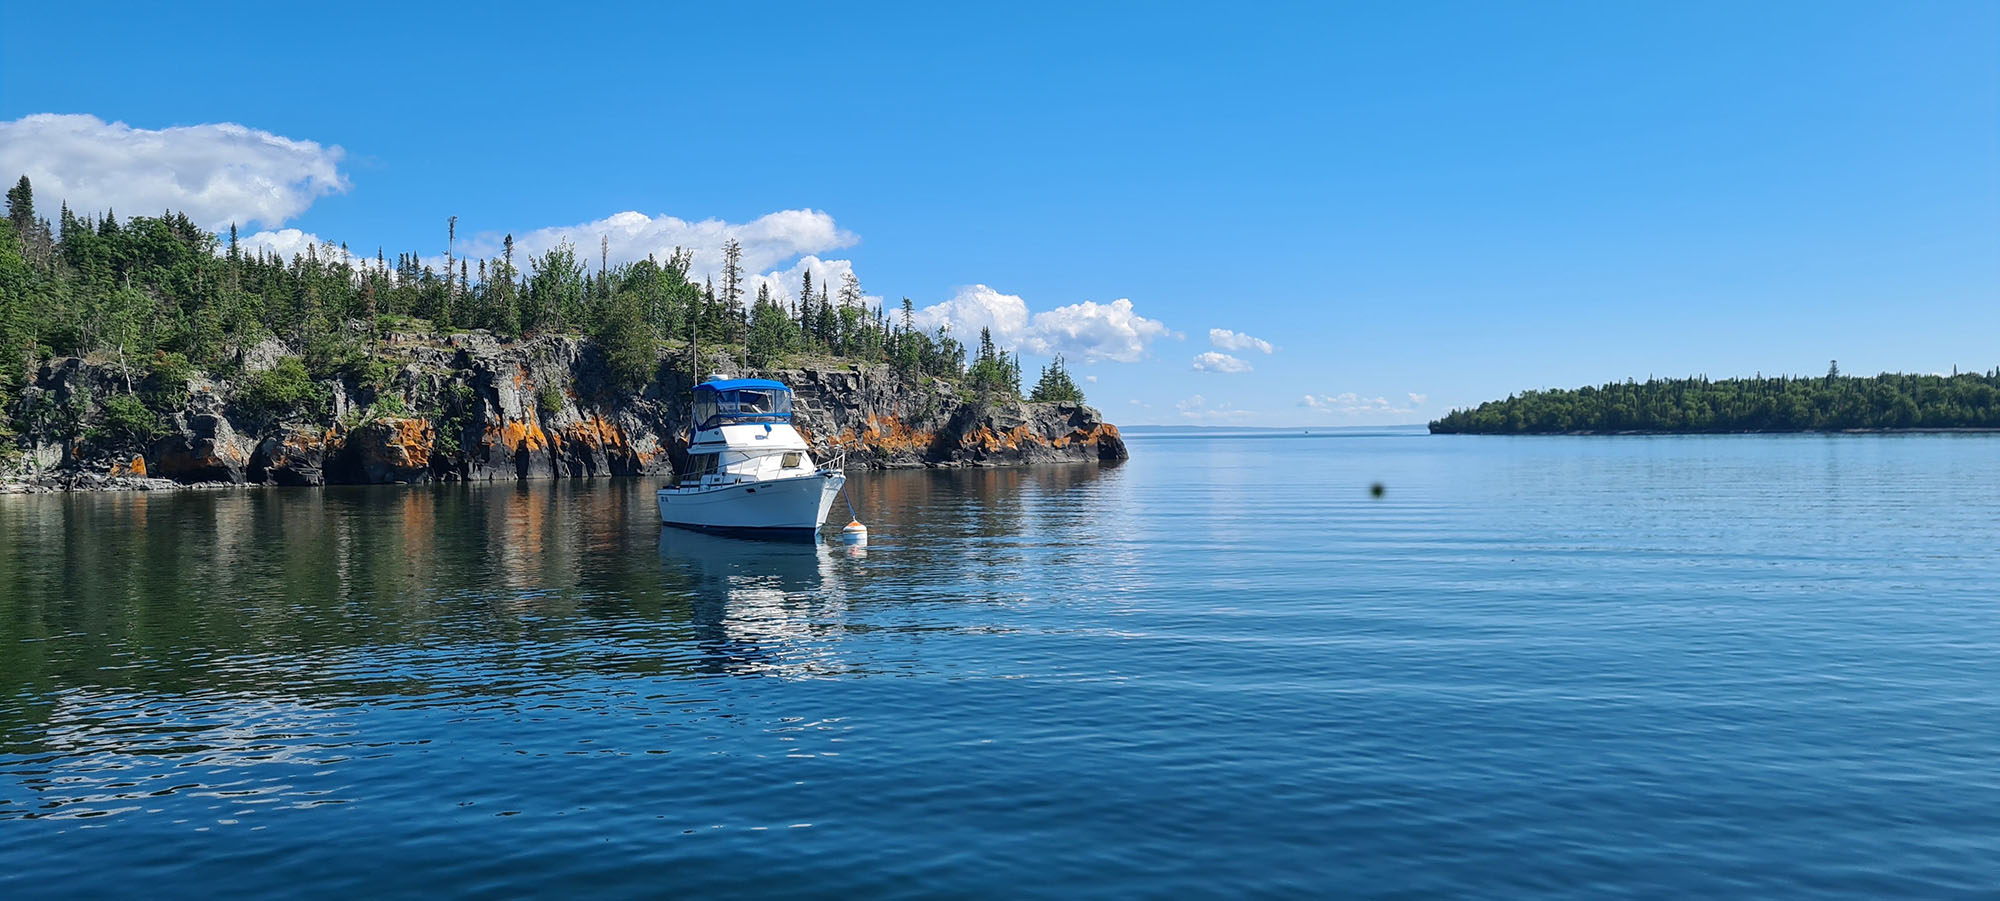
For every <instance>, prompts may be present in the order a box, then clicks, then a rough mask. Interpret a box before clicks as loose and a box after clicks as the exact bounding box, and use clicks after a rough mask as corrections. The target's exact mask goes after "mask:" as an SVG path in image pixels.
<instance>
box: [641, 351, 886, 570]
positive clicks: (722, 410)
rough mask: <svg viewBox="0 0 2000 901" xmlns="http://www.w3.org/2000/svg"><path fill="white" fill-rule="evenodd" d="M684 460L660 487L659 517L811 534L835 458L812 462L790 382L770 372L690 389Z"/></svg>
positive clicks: (716, 527) (833, 490)
mask: <svg viewBox="0 0 2000 901" xmlns="http://www.w3.org/2000/svg"><path fill="white" fill-rule="evenodd" d="M693 421H694V434H693V436H692V437H691V438H690V439H689V440H688V464H689V465H688V466H687V468H686V471H685V472H682V473H680V475H679V478H678V480H677V482H676V484H673V485H670V486H668V487H666V488H662V489H660V491H659V501H660V521H661V522H664V523H666V524H667V525H670V526H685V527H688V528H694V529H704V530H711V531H720V532H749V533H758V534H770V535H782V534H791V535H810V534H812V533H814V532H816V531H818V530H819V527H820V524H821V523H824V522H826V514H827V511H829V510H831V509H833V502H834V499H835V498H836V497H837V496H838V495H839V494H840V486H841V485H843V484H845V483H846V481H847V478H846V476H843V475H841V472H840V461H839V459H835V460H833V461H829V462H828V464H827V465H825V466H820V465H817V464H815V463H814V462H813V459H812V452H811V449H810V448H808V447H807V446H806V440H805V438H804V437H803V436H801V435H800V434H799V431H798V429H795V428H793V427H792V389H790V388H788V387H786V386H785V384H784V383H783V382H776V381H772V380H770V379H710V380H709V381H706V382H703V383H701V384H699V385H696V386H695V389H694V417H693Z"/></svg>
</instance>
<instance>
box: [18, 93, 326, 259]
mask: <svg viewBox="0 0 2000 901" xmlns="http://www.w3.org/2000/svg"><path fill="white" fill-rule="evenodd" d="M344 155H345V151H343V150H341V148H339V147H338V146H328V145H322V144H319V143H317V142H314V141H305V140H299V139H296V138H287V137H284V136H282V135H275V134H272V133H270V132H268V131H262V130H259V129H255V128H249V127H246V126H242V125H237V124H235V123H232V122H219V123H213V124H207V125H180V126H174V127H171V128H161V129H148V128H134V127H132V126H130V125H126V124H125V123H123V122H106V121H104V120H102V119H99V118H97V117H96V116H90V115H61V114H55V113H41V114H37V115H32V116H25V117H22V118H20V119H16V120H14V121H12V122H0V178H4V179H5V180H6V181H7V182H8V183H9V184H10V185H11V184H12V183H13V181H14V180H15V179H17V178H19V177H20V176H22V175H26V176H27V177H28V180H29V181H30V182H31V183H33V185H34V188H35V198H36V201H37V204H36V206H37V211H38V212H39V211H42V210H43V209H46V210H47V211H48V212H50V213H52V212H54V211H55V209H56V207H57V206H58V205H59V204H61V203H65V202H66V203H68V204H69V207H70V209H71V210H72V211H74V212H76V213H77V214H79V215H85V214H90V215H96V214H101V213H103V212H104V211H105V210H107V209H110V210H113V211H116V212H117V213H119V214H120V215H122V216H130V215H135V214H136V215H146V216H155V215H159V214H160V213H161V212H164V211H166V210H173V211H176V212H181V213H186V214H187V216H188V218H189V219H192V220H194V221H195V223H196V224H197V225H200V226H202V227H203V228H208V229H213V230H215V231H223V230H226V229H228V228H229V225H230V223H237V224H239V225H248V224H250V223H252V222H255V223H257V224H259V225H263V226H267V227H269V226H278V225H283V224H284V223H285V221H286V220H288V219H291V218H292V217H294V216H297V215H299V214H300V213H303V212H305V210H306V208H307V207H310V206H312V204H313V201H315V200H317V199H319V198H320V197H322V196H324V195H327V194H335V193H340V192H343V191H346V190H347V188H348V181H347V176H345V175H344V174H342V173H341V171H340V162H341V159H342V157H343V156H344ZM50 218H54V217H53V216H51V217H50Z"/></svg>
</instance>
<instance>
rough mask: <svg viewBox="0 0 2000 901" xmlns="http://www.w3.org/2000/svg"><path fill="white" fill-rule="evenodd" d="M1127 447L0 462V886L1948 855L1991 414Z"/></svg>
mask: <svg viewBox="0 0 2000 901" xmlns="http://www.w3.org/2000/svg"><path fill="white" fill-rule="evenodd" d="M1131 446H1132V452H1133V459H1132V460H1131V461H1130V462H1129V463H1127V464H1125V465H1122V466H1117V467H1104V468H1098V467H1094V466H1079V467H1059V468H1037V469H1025V470H1003V471H987V472H958V473H947V472H906V473H861V474H858V476H857V478H856V480H855V482H854V483H853V484H852V488H853V489H854V500H855V505H856V506H857V508H858V509H859V511H860V514H861V517H862V518H863V519H864V520H865V521H866V522H867V523H868V524H869V525H870V527H871V529H872V531H873V542H872V543H871V545H870V546H869V547H867V548H866V550H865V551H862V550H853V549H848V548H844V547H841V546H839V545H838V544H773V543H761V542H749V541H743V540H738V539H726V538H715V537H709V536H704V535H698V534H692V533H687V532H681V531H663V530H662V529H661V528H660V527H659V526H658V525H657V523H656V521H655V514H654V510H653V506H652V499H651V493H650V491H651V488H650V486H649V485H647V484H645V483H641V482H636V481H630V482H628V481H597V482H590V483H584V484H536V485H528V486H514V485H505V486H495V487H478V488H468V487H435V488H432V487H418V488H397V487H382V488H340V489H326V490H310V489H279V490H256V491H240V492H220V493H195V492H184V493H177V494H98V495H76V496H67V497H60V496H42V497H7V498H0V895H6V896H9V897H29V896H42V895H103V894H126V895H129V894H135V893H145V894H149V895H209V894H231V895H248V896H264V895H273V894H314V895H326V896H368V895H378V894H385V893H386V894H397V895H415V894H422V893H434V892H451V893H454V894H476V895H485V896H516V895H521V894H555V893H586V892H593V891H615V892H621V893H646V894H656V895H666V894H689V893H694V892H701V891H715V892H723V893H727V894H730V895H755V894H771V895H834V894H839V895H865V896H875V895H906V894H951V895H959V896H967V895H1017V894H1023V893H1033V894H1072V893H1093V894H1144V895H1153V896H1165V895H1171V896H1184V895H1189V894H1204V895H1230V896H1237V895H1244V894H1294V893H1295V894H1310V893H1324V892H1329V891H1336V890H1338V891H1342V892H1345V893H1351V894H1370V893H1402V894H1415V895H1431V894H1438V893H1476V894H1483V895H1504V896H1512V895H1522V894H1538V895H1559V896H1578V897H1582V896H1592V897H1594V896H1601V895H1605V894H1627V893H1629V894H1638V895H1655V896H1676V895H1678V896H1717V895H1738V896H1762V897H1768V896H1778V895H1848V896H1856V897H1873V896H1882V895H1943V894H1968V893H1972V894H1977V893H1992V892H2000V436H1986V435H1908V436H1834V437H1828V436H1728V437H1683V438H1640V437H1620V438H1520V439H1512V438H1478V437H1456V438H1446V437H1436V438H1433V437H1429V436H1426V435H1422V434H1420V433H1418V432H1413V431H1384V432H1374V433H1367V432H1346V433H1334V434H1315V435H1312V436H1309V437H1274V436H1252V437H1215V436H1204V437H1180V436H1165V435H1154V436H1145V435H1134V436H1133V437H1132V441H1131ZM1377 481H1379V482H1381V483H1383V484H1384V485H1385V486H1386V487H1387V491H1386V493H1385V495H1384V496H1383V497H1381V498H1379V499H1377V498H1373V497H1371V496H1370V493H1369V491H1368V486H1369V484H1370V483H1372V482H1377Z"/></svg>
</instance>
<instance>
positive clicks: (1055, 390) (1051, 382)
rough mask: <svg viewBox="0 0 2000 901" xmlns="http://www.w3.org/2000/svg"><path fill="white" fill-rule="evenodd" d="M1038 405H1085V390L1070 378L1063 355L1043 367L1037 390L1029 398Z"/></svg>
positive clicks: (1036, 386) (1036, 385) (1036, 384)
mask: <svg viewBox="0 0 2000 901" xmlns="http://www.w3.org/2000/svg"><path fill="white" fill-rule="evenodd" d="M1028 399H1029V400H1032V401H1036V402H1038V403H1049V402H1062V403H1076V404H1080V403H1083V390H1082V389H1080V388H1078V387H1077V385H1076V381H1075V380H1074V379H1072V378H1070V375H1069V369H1068V368H1067V367H1066V366H1064V364H1063V358H1062V355H1061V354H1057V355H1056V357H1055V359H1053V360H1051V361H1049V365H1047V366H1044V367H1042V377H1041V380H1040V381H1037V382H1036V383H1035V390H1034V392H1033V393H1031V394H1030V395H1029V396H1028Z"/></svg>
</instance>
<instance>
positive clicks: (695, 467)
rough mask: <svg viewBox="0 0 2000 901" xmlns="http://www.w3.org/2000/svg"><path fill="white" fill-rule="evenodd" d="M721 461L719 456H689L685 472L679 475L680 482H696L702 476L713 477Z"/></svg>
mask: <svg viewBox="0 0 2000 901" xmlns="http://www.w3.org/2000/svg"><path fill="white" fill-rule="evenodd" d="M721 459H722V455H721V454H689V455H688V467H687V471H686V472H683V473H681V481H683V482H698V481H701V477H702V476H706V475H714V474H715V473H716V471H717V469H718V464H719V462H720V461H721Z"/></svg>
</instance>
